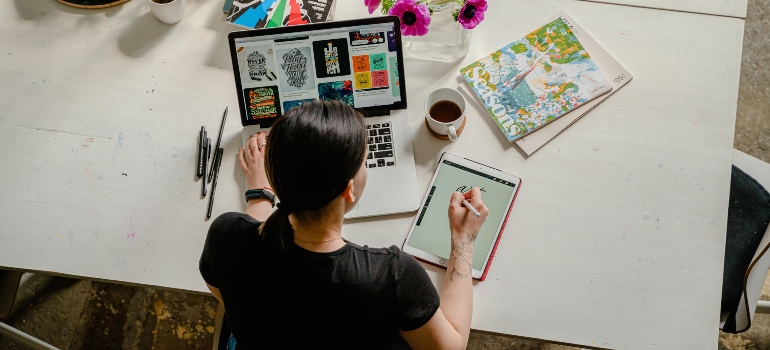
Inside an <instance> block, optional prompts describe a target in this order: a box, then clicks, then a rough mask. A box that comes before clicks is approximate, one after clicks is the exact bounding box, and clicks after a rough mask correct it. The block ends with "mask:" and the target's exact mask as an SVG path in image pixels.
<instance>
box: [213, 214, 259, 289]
mask: <svg viewBox="0 0 770 350" xmlns="http://www.w3.org/2000/svg"><path fill="white" fill-rule="evenodd" d="M244 216H248V214H243V213H224V214H222V215H220V216H219V217H217V218H216V219H215V220H214V221H213V222H212V223H211V226H210V227H209V233H208V235H207V236H206V243H204V245H203V252H202V253H201V258H200V261H199V263H198V269H199V270H200V273H201V277H203V280H204V281H206V283H208V284H209V285H211V286H212V287H216V288H219V283H218V282H217V277H221V276H218V272H220V271H221V270H220V268H221V266H222V265H223V263H224V261H223V260H224V259H225V258H226V257H227V249H226V248H227V247H226V245H227V243H226V236H227V234H228V232H229V233H230V234H235V233H236V232H235V231H238V230H240V229H241V226H242V225H240V223H243V222H244V219H251V217H248V218H246V217H244ZM246 221H254V220H253V219H251V220H246ZM256 224H257V226H258V225H259V222H256Z"/></svg>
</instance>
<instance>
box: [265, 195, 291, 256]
mask: <svg viewBox="0 0 770 350" xmlns="http://www.w3.org/2000/svg"><path fill="white" fill-rule="evenodd" d="M289 214H291V213H290V212H289V211H288V210H286V208H281V205H280V204H279V205H278V209H276V211H274V212H273V213H272V214H270V216H269V217H268V218H267V220H265V222H263V223H262V225H261V226H260V227H259V234H260V235H261V236H262V239H264V240H266V241H268V242H270V243H274V244H277V245H279V246H280V247H281V248H282V249H283V250H287V249H288V247H289V246H290V242H292V241H293V240H294V228H292V227H291V222H289Z"/></svg>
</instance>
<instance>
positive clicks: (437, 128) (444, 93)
mask: <svg viewBox="0 0 770 350" xmlns="http://www.w3.org/2000/svg"><path fill="white" fill-rule="evenodd" d="M441 101H450V102H454V103H455V104H456V105H457V106H458V107H460V116H459V117H458V118H457V119H455V120H452V121H439V120H436V119H435V118H434V117H432V116H431V115H430V112H431V107H433V105H434V104H436V103H437V102H441ZM425 119H426V120H427V122H428V127H430V129H431V130H432V131H433V132H434V133H436V134H438V135H439V136H447V137H448V138H449V140H451V141H456V140H457V135H458V134H459V132H460V131H462V127H463V122H464V121H465V98H463V95H461V94H460V92H458V91H457V90H455V89H449V88H440V89H437V90H435V91H433V92H431V93H430V95H428V97H426V98H425Z"/></svg>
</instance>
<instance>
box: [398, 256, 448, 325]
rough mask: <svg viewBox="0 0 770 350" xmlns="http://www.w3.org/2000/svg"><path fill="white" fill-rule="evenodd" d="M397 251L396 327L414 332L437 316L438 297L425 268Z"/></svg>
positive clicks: (412, 258)
mask: <svg viewBox="0 0 770 350" xmlns="http://www.w3.org/2000/svg"><path fill="white" fill-rule="evenodd" d="M393 248H395V249H397V250H398V255H397V259H398V261H397V263H396V266H395V279H396V295H397V299H398V318H397V322H398V328H399V329H401V330H403V331H413V330H415V329H417V328H420V327H422V326H423V325H424V324H425V323H427V322H428V321H429V320H430V319H431V317H433V315H434V314H435V313H436V310H438V308H439V305H440V302H441V301H440V298H439V295H438V292H437V291H436V287H434V286H433V283H432V282H431V280H430V277H428V273H427V272H425V268H423V267H422V265H420V263H419V262H417V259H415V258H414V257H413V256H411V255H409V254H407V253H404V252H403V251H401V250H400V249H398V248H396V247H395V246H394V247H391V249H393Z"/></svg>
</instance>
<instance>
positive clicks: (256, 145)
mask: <svg viewBox="0 0 770 350" xmlns="http://www.w3.org/2000/svg"><path fill="white" fill-rule="evenodd" d="M266 144H267V132H264V131H262V132H260V133H257V134H255V135H251V136H250V137H249V141H248V142H247V143H246V145H247V147H248V149H243V148H241V149H240V151H239V152H238V160H240V163H241V169H242V170H243V175H244V176H245V177H246V186H248V189H250V190H253V189H258V188H265V187H268V188H270V183H269V182H268V181H267V172H266V171H265V145H266Z"/></svg>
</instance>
